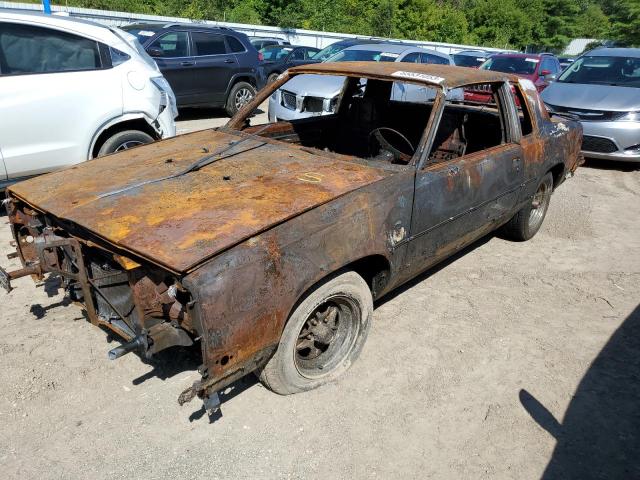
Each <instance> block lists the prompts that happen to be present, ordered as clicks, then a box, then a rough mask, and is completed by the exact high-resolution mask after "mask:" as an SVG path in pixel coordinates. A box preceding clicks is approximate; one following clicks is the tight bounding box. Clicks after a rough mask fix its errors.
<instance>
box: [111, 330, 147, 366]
mask: <svg viewBox="0 0 640 480" xmlns="http://www.w3.org/2000/svg"><path fill="white" fill-rule="evenodd" d="M145 337H146V335H138V336H137V337H135V338H134V339H133V340H131V341H130V342H127V343H125V344H123V345H120V346H119V347H116V348H114V349H112V350H109V353H108V356H109V360H115V359H116V358H120V357H122V356H123V355H126V354H127V353H131V352H134V351H136V350H139V351H140V353H142V352H144V351H145V350H146V349H147V339H146V338H145Z"/></svg>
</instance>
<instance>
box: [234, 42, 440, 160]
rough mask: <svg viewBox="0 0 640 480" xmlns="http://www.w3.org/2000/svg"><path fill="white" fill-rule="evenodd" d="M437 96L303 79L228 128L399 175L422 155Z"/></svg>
mask: <svg viewBox="0 0 640 480" xmlns="http://www.w3.org/2000/svg"><path fill="white" fill-rule="evenodd" d="M374 53H375V52H374ZM438 90H441V89H440V87H439V86H436V85H434V86H428V85H425V84H423V83H414V82H411V81H398V80H391V79H389V80H381V79H372V78H366V77H359V76H346V75H322V74H315V73H314V74H309V73H306V74H300V75H295V76H293V77H292V78H290V79H288V81H286V82H285V83H284V84H282V85H280V86H279V87H278V88H274V87H267V88H266V89H265V90H264V91H263V93H262V95H261V96H258V97H257V98H256V100H255V102H254V109H253V111H251V110H247V111H246V112H245V111H243V114H242V115H241V116H239V117H234V118H233V119H232V120H231V121H230V123H229V124H228V128H231V129H237V130H240V131H242V132H244V133H249V134H253V135H259V136H260V137H265V138H268V139H272V140H278V141H280V142H286V143H288V144H293V145H297V146H299V147H301V148H304V149H305V151H309V149H313V150H314V153H316V154H317V155H321V156H331V155H336V154H337V155H345V156H348V157H343V158H342V159H343V160H347V161H364V162H366V163H373V164H375V165H378V166H380V167H381V168H391V169H398V168H403V167H405V166H406V165H408V164H409V163H411V162H412V161H413V159H414V155H415V154H416V152H418V151H419V148H418V147H419V145H420V144H421V142H422V141H423V138H424V135H425V130H426V126H427V124H428V121H429V119H430V117H431V115H432V110H433V103H434V100H435V98H436V96H437V94H438ZM265 97H266V101H265ZM261 101H262V104H261V105H257V104H258V103H259V102H261ZM265 113H266V115H265Z"/></svg>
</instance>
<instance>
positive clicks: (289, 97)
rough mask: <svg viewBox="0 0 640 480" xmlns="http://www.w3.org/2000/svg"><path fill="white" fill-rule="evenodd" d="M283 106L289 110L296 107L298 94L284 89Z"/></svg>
mask: <svg viewBox="0 0 640 480" xmlns="http://www.w3.org/2000/svg"><path fill="white" fill-rule="evenodd" d="M282 106H283V107H285V108H288V109H289V110H295V109H296V95H295V94H294V93H291V92H287V91H285V90H283V91H282Z"/></svg>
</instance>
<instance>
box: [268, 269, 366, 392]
mask: <svg viewBox="0 0 640 480" xmlns="http://www.w3.org/2000/svg"><path fill="white" fill-rule="evenodd" d="M372 316H373V300H372V298H371V291H370V290H369V287H368V286H367V284H366V282H365V281H364V279H363V278H362V277H361V276H360V275H358V274H357V273H355V272H344V273H341V274H336V275H334V276H332V277H329V278H328V279H326V280H324V281H322V282H320V283H319V284H317V285H316V286H315V287H314V288H313V289H311V291H309V292H308V293H307V294H306V296H305V297H304V298H303V300H302V301H301V302H300V303H299V304H298V306H297V307H296V309H295V310H294V311H293V313H292V314H291V316H290V317H289V320H288V321H287V324H286V325H285V327H284V331H283V333H282V337H281V338H280V343H279V344H278V349H277V350H276V353H275V354H274V355H273V357H272V358H271V359H270V360H269V362H268V363H267V364H266V365H265V366H264V368H263V369H262V371H261V372H260V373H259V377H260V380H261V381H262V383H263V384H264V385H265V386H266V387H267V388H269V389H270V390H272V391H274V392H276V393H279V394H281V395H289V394H292V393H298V392H303V391H305V390H311V389H313V388H316V387H319V386H320V385H323V384H325V383H327V382H330V381H332V380H334V379H336V378H337V377H339V376H340V375H342V374H343V373H344V372H345V371H346V370H348V369H349V367H350V366H351V364H352V363H353V362H354V361H355V360H356V359H357V358H358V355H359V354H360V352H361V351H362V347H363V346H364V343H365V341H366V339H367V335H368V333H369V329H370V327H371V318H372ZM314 322H315V324H314Z"/></svg>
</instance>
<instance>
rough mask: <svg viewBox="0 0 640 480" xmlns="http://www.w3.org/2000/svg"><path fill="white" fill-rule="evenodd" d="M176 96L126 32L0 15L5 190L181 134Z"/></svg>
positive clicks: (1, 177) (0, 150) (0, 179)
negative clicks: (179, 132) (89, 161)
mask: <svg viewBox="0 0 640 480" xmlns="http://www.w3.org/2000/svg"><path fill="white" fill-rule="evenodd" d="M176 115H177V108H176V102H175V96H174V94H173V91H172V90H171V87H170V86H169V84H168V83H167V81H166V80H165V79H164V77H163V76H162V74H161V73H160V71H159V70H158V67H157V66H156V64H155V62H154V61H153V60H152V59H151V58H150V57H149V56H148V55H147V54H146V53H145V52H144V50H143V49H142V47H141V46H140V44H139V43H138V41H137V40H136V39H135V37H133V36H132V35H129V34H128V33H126V32H124V31H122V30H118V29H113V28H108V27H105V26H103V25H99V24H96V23H92V22H86V21H81V20H74V19H70V18H67V17H58V16H51V15H43V14H22V13H0V187H3V186H6V185H8V184H10V183H13V182H16V181H18V180H20V179H22V178H26V177H30V176H33V175H37V174H40V173H44V172H49V171H52V170H55V169H58V168H62V167H66V166H68V165H72V164H75V163H79V162H82V161H85V160H88V159H91V158H94V157H97V156H101V155H106V154H108V153H112V152H116V151H119V150H124V149H127V148H130V147H132V146H135V145H140V144H143V143H149V142H152V141H154V140H158V139H161V138H166V137H171V136H173V135H175V122H174V118H175V117H176Z"/></svg>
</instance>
